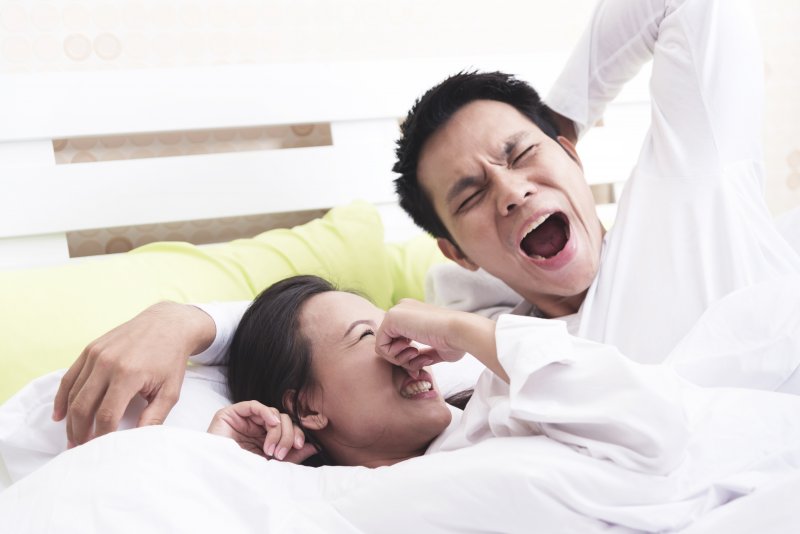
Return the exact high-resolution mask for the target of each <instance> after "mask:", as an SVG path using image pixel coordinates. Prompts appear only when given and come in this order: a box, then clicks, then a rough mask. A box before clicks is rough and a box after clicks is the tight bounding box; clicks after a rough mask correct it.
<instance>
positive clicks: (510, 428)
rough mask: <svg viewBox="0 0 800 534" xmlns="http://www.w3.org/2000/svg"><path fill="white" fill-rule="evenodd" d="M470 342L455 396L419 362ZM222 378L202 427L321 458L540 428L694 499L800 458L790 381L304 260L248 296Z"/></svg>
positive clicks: (357, 456) (352, 459) (376, 461)
mask: <svg viewBox="0 0 800 534" xmlns="http://www.w3.org/2000/svg"><path fill="white" fill-rule="evenodd" d="M465 352H470V353H471V354H473V355H474V356H475V357H476V358H478V359H479V360H480V361H481V362H482V363H483V364H484V365H485V366H486V368H487V371H485V372H484V374H483V375H482V376H481V378H480V380H479V381H478V384H477V385H476V389H475V393H474V394H473V396H472V399H471V400H470V401H469V403H468V404H467V407H466V409H465V410H464V412H461V410H458V409H456V408H453V407H450V406H448V405H447V404H446V403H445V401H444V399H443V398H442V396H441V394H440V393H439V391H438V389H437V386H436V383H435V380H434V379H433V377H432V376H431V374H430V371H429V369H428V368H427V366H428V365H430V364H433V363H439V362H446V361H454V360H456V359H458V358H460V357H461V356H463V354H464V353H465ZM439 365H447V364H446V363H439ZM228 382H229V386H230V389H231V394H232V397H233V400H234V401H235V402H237V404H234V405H233V406H231V407H229V408H226V409H224V410H222V411H221V412H219V413H218V414H217V416H216V417H215V418H214V420H213V422H212V423H211V426H210V428H209V431H210V432H212V433H217V434H221V435H225V436H229V437H232V438H233V439H235V440H236V441H237V442H239V444H240V445H241V446H242V447H244V448H247V449H248V450H251V451H253V452H256V453H258V454H262V455H263V456H265V457H267V458H276V459H279V460H289V461H294V462H302V461H304V460H306V459H308V458H309V457H310V456H312V455H313V454H314V453H315V452H316V451H319V453H320V454H319V455H318V458H316V460H317V461H318V462H321V463H325V464H337V465H361V466H368V467H377V466H383V465H391V464H394V463H397V462H400V461H403V460H407V459H410V458H413V457H415V456H420V455H423V454H426V453H432V452H437V451H446V450H454V449H459V448H463V447H466V446H470V445H472V444H475V443H477V442H480V441H484V440H486V439H489V438H496V437H506V436H540V437H546V438H548V439H551V440H555V441H557V442H559V443H560V444H563V445H565V446H567V447H569V448H571V449H572V450H574V451H575V452H576V453H579V454H582V455H586V456H589V457H591V458H595V459H598V460H600V461H602V462H606V463H605V464H603V465H607V463H608V462H611V463H612V464H614V468H615V469H617V468H622V469H625V470H628V471H633V472H637V473H644V474H648V475H656V476H657V477H656V478H658V477H660V478H661V479H662V480H658V482H657V483H658V484H662V483H664V477H663V475H674V478H670V479H669V480H671V482H670V484H678V483H677V482H676V480H682V481H683V482H681V483H680V484H678V486H675V487H674V488H672V489H671V490H670V491H672V490H674V491H675V492H677V494H675V495H673V498H681V497H680V496H681V495H684V496H686V497H687V498H689V495H690V494H691V498H692V499H694V498H697V497H698V496H699V495H702V492H701V493H698V491H697V489H698V488H711V486H712V484H714V483H717V482H719V481H720V480H722V479H723V478H724V479H725V480H726V481H728V482H730V481H731V480H735V477H736V476H739V475H741V476H746V474H747V473H750V474H751V475H752V473H753V472H754V471H756V472H758V473H759V474H760V475H764V474H765V473H769V472H771V471H770V470H771V469H772V467H769V466H768V465H767V464H764V463H763V461H764V459H765V458H772V456H771V455H772V454H773V453H774V454H775V455H785V454H786V453H787V451H789V452H790V453H791V455H792V458H795V457H797V458H796V459H798V460H800V424H798V423H796V422H795V419H796V414H797V413H799V412H798V408H800V399H798V398H797V397H794V396H789V395H778V394H773V393H766V392H758V391H749V390H743V389H742V390H734V389H721V388H720V389H703V388H699V387H696V386H692V385H690V384H688V383H687V382H685V381H684V380H683V379H681V378H679V377H678V376H677V375H676V374H675V373H674V372H673V371H672V370H671V369H669V368H667V367H664V366H646V365H641V364H636V363H634V362H632V361H630V360H628V359H627V358H625V357H623V356H622V355H621V354H619V353H618V352H617V351H616V349H614V348H612V347H609V346H605V345H600V344H596V343H592V342H588V341H584V340H580V339H577V338H573V337H571V336H569V335H567V333H566V329H565V327H564V324H563V323H561V322H559V321H549V320H542V319H534V318H529V317H516V316H502V317H501V318H500V320H499V321H498V322H497V323H495V322H493V321H491V320H489V319H486V318H483V317H479V316H475V315H472V314H467V313H463V312H456V311H452V310H444V309H439V308H436V307H433V306H430V305H426V304H422V303H419V302H415V301H403V302H401V303H400V304H399V305H397V306H395V307H394V308H392V309H390V310H389V311H388V312H383V311H382V310H380V309H378V308H377V307H375V306H374V305H372V304H371V303H370V302H368V301H367V300H366V299H364V298H362V297H360V296H358V295H356V294H353V293H348V292H340V291H337V290H336V289H335V288H334V287H333V286H332V285H331V284H329V283H328V282H326V281H324V280H322V279H320V278H317V277H311V276H300V277H294V278H290V279H287V280H284V281H282V282H279V283H277V284H275V285H273V286H272V287H270V288H269V289H267V290H266V291H265V292H264V293H262V294H261V295H260V296H259V297H258V298H257V299H256V300H255V302H254V303H253V305H252V307H251V308H250V309H249V310H248V312H247V313H246V314H245V316H244V317H243V319H242V322H241V324H240V327H239V330H238V331H237V333H236V336H235V337H234V340H233V344H232V348H231V356H230V362H229V376H228ZM765 413H768V414H769V417H766V416H765V415H764V414H765ZM722 450H724V451H725V454H724V455H720V451H722ZM794 461H795V460H792V461H791V462H788V463H789V464H792V462H794ZM769 465H772V464H769ZM781 465H783V466H784V468H785V467H786V465H787V460H786V458H783V460H782V462H781ZM792 465H794V464H792ZM762 467H763V469H762ZM730 477H734V478H733V479H731V478H730ZM768 478H769V477H766V478H762V480H765V481H766V480H768ZM654 480H655V479H654ZM742 487H743V488H744V486H742ZM753 487H754V486H753V485H752V484H748V485H747V488H748V489H747V490H746V491H745V490H744V489H742V490H741V492H742V493H741V494H744V493H746V492H749V491H751V490H752V489H753ZM690 488H693V489H691V491H690ZM709 491H710V490H709ZM682 492H683V493H682ZM685 492H689V493H685ZM659 494H660V495H661V497H660V498H663V492H660V493H659ZM727 498H731V496H730V495H728V496H727V497H726V499H727Z"/></svg>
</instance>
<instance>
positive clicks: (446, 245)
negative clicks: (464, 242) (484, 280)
mask: <svg viewBox="0 0 800 534" xmlns="http://www.w3.org/2000/svg"><path fill="white" fill-rule="evenodd" d="M436 244H437V245H439V250H441V251H442V254H444V255H445V257H446V258H448V259H450V260H453V261H454V262H456V263H457V264H459V265H460V266H462V267H463V268H465V269H469V270H470V271H477V270H478V265H476V264H475V263H473V262H472V260H470V259H469V258H468V257H467V256H466V255H465V254H464V253H463V252H461V249H460V248H458V246H457V245H456V244H454V243H453V242H452V241H450V240H449V239H446V238H444V237H437V238H436Z"/></svg>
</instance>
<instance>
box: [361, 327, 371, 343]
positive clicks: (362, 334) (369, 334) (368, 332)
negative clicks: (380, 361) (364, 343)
mask: <svg viewBox="0 0 800 534" xmlns="http://www.w3.org/2000/svg"><path fill="white" fill-rule="evenodd" d="M374 335H375V331H374V330H372V329H370V328H368V329H366V330H364V331H363V332H362V333H361V335H360V336H358V340H359V341H361V340H362V339H364V338H365V337H367V336H374Z"/></svg>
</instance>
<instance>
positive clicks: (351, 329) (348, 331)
mask: <svg viewBox="0 0 800 534" xmlns="http://www.w3.org/2000/svg"><path fill="white" fill-rule="evenodd" d="M360 324H368V325H371V326H372V328H375V327H376V326H377V325H376V324H375V321H373V320H371V319H359V320H358V321H353V324H351V325H350V326H349V327H348V328H347V332H345V333H344V335H343V336H342V339H344V338H346V337H347V336H348V335H350V332H352V331H353V328H355V327H357V326H358V325H360Z"/></svg>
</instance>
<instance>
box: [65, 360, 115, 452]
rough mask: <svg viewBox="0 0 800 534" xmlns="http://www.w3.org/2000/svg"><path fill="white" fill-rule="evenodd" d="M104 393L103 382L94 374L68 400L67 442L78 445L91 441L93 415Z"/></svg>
mask: <svg viewBox="0 0 800 534" xmlns="http://www.w3.org/2000/svg"><path fill="white" fill-rule="evenodd" d="M76 387H77V386H76ZM73 391H74V388H73ZM105 392H106V386H105V382H104V380H103V379H100V378H97V375H96V374H95V375H91V376H90V377H89V378H88V379H87V380H86V383H85V384H84V385H83V386H82V387H81V388H80V390H79V391H78V392H77V394H76V395H75V396H74V397H73V398H72V399H70V401H69V409H68V411H67V441H68V442H70V443H72V444H75V445H80V444H82V443H86V442H87V441H89V439H91V434H92V431H93V430H94V414H95V412H96V411H97V407H98V406H99V405H100V401H101V400H102V398H103V396H104V395H105Z"/></svg>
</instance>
